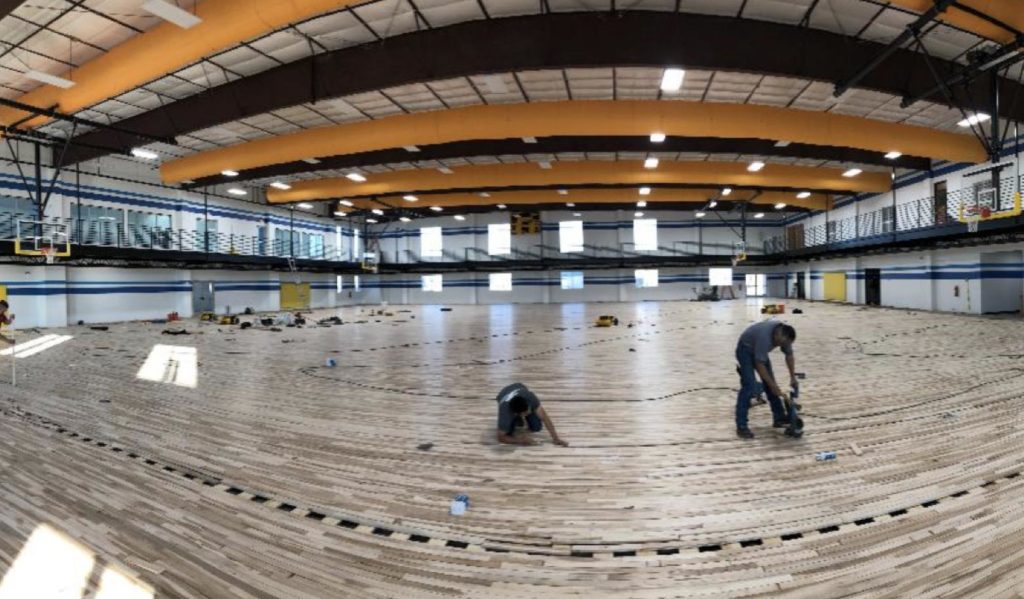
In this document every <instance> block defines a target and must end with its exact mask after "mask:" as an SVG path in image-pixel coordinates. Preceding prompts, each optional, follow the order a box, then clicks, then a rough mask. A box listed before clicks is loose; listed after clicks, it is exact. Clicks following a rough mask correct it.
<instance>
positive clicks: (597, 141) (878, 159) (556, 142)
mask: <svg viewBox="0 0 1024 599" xmlns="http://www.w3.org/2000/svg"><path fill="white" fill-rule="evenodd" d="M655 149H656V151H657V153H658V154H660V155H662V156H664V155H665V154H672V153H674V152H691V153H702V154H744V155H748V156H782V157H786V158H807V159H812V160H822V161H826V160H827V161H831V162H834V163H848V162H852V163H856V164H874V165H879V166H885V167H886V168H889V167H896V168H903V169H911V170H918V171H924V170H928V169H929V168H931V160H929V159H928V158H920V157H916V156H908V155H903V156H900V157H899V158H897V159H895V160H890V159H888V158H886V157H885V154H883V153H882V152H870V151H867V150H856V149H853V148H837V147H832V146H815V145H810V144H800V143H790V144H789V145H787V146H785V147H779V146H777V145H775V140H765V139H721V138H716V137H669V138H666V139H665V141H663V142H661V143H660V144H658V145H657V146H656V147H655V146H654V145H652V144H651V140H650V138H649V137H648V136H647V135H644V136H639V137H627V136H619V137H608V136H605V137H599V136H585V137H583V136H574V137H541V138H538V139H537V143H534V144H530V145H526V144H525V143H524V142H523V140H521V139H484V140H480V139H474V140H469V141H455V142H451V143H446V144H438V145H436V146H419V151H418V152H416V153H414V154H410V153H409V152H408V151H406V150H404V149H402V148H396V149H388V150H376V151H372V152H361V153H358V154H345V155H342V156H330V157H323V156H320V157H318V158H319V160H320V163H319V164H317V165H316V170H317V171H329V170H339V169H356V168H360V167H366V166H373V165H380V164H395V163H399V162H409V161H410V160H416V161H418V162H419V161H424V160H448V159H453V158H474V157H484V156H487V157H494V156H503V155H506V154H522V153H523V152H529V153H531V154H559V153H566V152H572V153H593V152H598V153H616V152H642V153H646V152H651V151H652V150H655ZM308 172H310V166H309V163H307V162H302V161H299V162H286V163H283V164H273V165H270V166H264V167H260V168H254V169H244V170H241V171H239V174H238V176H236V177H225V176H224V175H221V174H216V175H211V176H209V177H203V178H201V179H195V180H194V181H195V182H194V183H188V184H185V185H183V186H182V187H184V188H185V189H196V188H200V187H208V186H211V185H226V184H232V183H239V182H241V181H250V180H253V179H274V178H282V179H286V178H288V177H290V176H292V175H296V174H299V173H308Z"/></svg>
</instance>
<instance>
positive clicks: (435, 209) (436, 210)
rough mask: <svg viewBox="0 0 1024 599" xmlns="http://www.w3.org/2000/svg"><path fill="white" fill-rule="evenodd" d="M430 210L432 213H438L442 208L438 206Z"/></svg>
mask: <svg viewBox="0 0 1024 599" xmlns="http://www.w3.org/2000/svg"><path fill="white" fill-rule="evenodd" d="M430 209H431V210H433V211H434V212H440V211H442V210H444V208H442V207H440V206H431V207H430Z"/></svg>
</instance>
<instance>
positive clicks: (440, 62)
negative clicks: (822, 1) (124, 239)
mask: <svg viewBox="0 0 1024 599" xmlns="http://www.w3.org/2000/svg"><path fill="white" fill-rule="evenodd" d="M723 31H728V32H729V35H722V32H723ZM737 39H741V40H744V43H740V44H738V43H736V41H735V40H737ZM606 40H615V43H607V42H606ZM679 40H686V43H685V44H683V43H679ZM884 47H885V46H884V45H882V44H878V43H874V42H869V41H865V40H856V41H854V40H852V39H851V38H849V37H847V36H842V35H839V34H835V33H830V32H827V31H821V30H816V29H811V28H809V27H798V26H792V25H782V24H778V23H769V22H766V21H755V20H746V19H735V18H732V17H720V16H710V15H697V14H687V13H679V14H674V13H664V12H646V11H626V12H621V13H616V14H615V15H614V16H609V15H608V14H607V13H604V12H601V13H597V12H593V13H587V12H583V13H557V14H546V15H532V16H523V17H510V18H502V19H487V20H478V21H471V22H466V23H459V24H456V25H450V26H448V27H442V28H437V29H427V30H423V31H419V32H415V33H408V34H405V35H400V36H397V37H394V38H389V39H387V40H383V41H380V42H375V43H370V44H362V45H359V46H356V47H352V48H344V49H340V50H335V51H332V52H326V53H324V54H319V55H316V56H314V57H310V58H304V59H300V60H296V61H294V62H291V63H288V64H285V65H282V66H279V67H275V68H273V69H269V70H267V71H263V72H260V73H257V74H255V75H251V76H249V77H244V78H242V79H238V80H236V81H232V82H230V83H225V84H223V85H220V86H217V87H215V88H213V89H210V90H207V91H204V92H202V93H200V94H197V95H194V96H190V97H188V98H185V99H182V100H179V101H177V102H173V103H170V104H167V105H165V106H162V107H160V108H159V109H155V110H152V111H150V112H146V113H143V114H140V115H137V116H134V117H130V118H128V119H125V120H123V121H121V125H122V126H124V127H125V128H128V129H131V130H133V131H141V132H146V133H148V134H152V135H158V136H165V137H166V136H173V135H180V134H183V133H189V132H193V131H198V130H200V129H205V128H207V127H212V126H215V125H221V124H224V123H228V122H232V121H236V120H239V119H242V118H245V117H250V116H254V115H258V114H264V113H266V112H269V111H272V110H276V109H281V108H286V107H289V106H296V105H299V104H303V103H314V104H315V103H316V102H317V101H319V100H325V99H330V98H338V97H342V96H347V95H350V94H356V93H364V92H368V91H373V90H377V89H384V88H389V87H394V86H400V85H410V84H413V83H418V82H427V81H434V80H440V79H446V78H454V77H465V76H469V75H477V74H487V73H503V72H511V71H526V70H537V69H558V68H565V67H577V68H586V67H614V66H623V67H625V66H634V67H635V66H650V67H664V66H665V65H667V64H679V65H686V66H687V67H688V68H692V69H707V70H726V71H743V72H752V73H764V74H769V75H777V76H783V77H797V78H802V79H810V80H816V81H829V82H832V81H837V80H839V79H842V78H843V77H844V76H846V75H847V74H848V73H847V71H848V65H857V64H865V63H867V62H868V61H869V60H871V59H872V58H873V57H874V56H875V55H877V54H878V53H879V52H880V51H881V50H882V49H883V48H884ZM935 62H936V64H937V65H938V69H939V70H940V72H944V73H952V72H955V71H957V70H959V67H958V66H957V65H955V64H954V63H952V62H948V61H943V60H939V59H936V60H935ZM924 67H925V65H924V62H923V58H922V57H921V55H920V54H918V53H916V52H913V51H910V50H897V51H896V52H895V53H894V54H893V55H892V56H891V57H890V58H889V59H888V60H886V61H885V63H884V64H882V65H880V66H879V67H878V68H876V69H874V70H873V71H872V72H871V73H869V74H868V75H867V76H866V77H865V78H864V80H863V81H862V82H861V85H862V86H863V87H865V88H869V89H874V90H878V91H882V92H885V93H889V94H892V95H895V96H900V97H903V96H908V97H913V96H916V95H918V94H920V93H923V92H925V91H927V90H928V89H931V88H932V87H933V86H934V85H935V82H934V80H933V79H932V77H931V75H930V74H929V73H928V69H926V68H924ZM987 85H988V84H987V82H984V81H975V82H973V83H972V84H971V87H970V88H969V90H970V94H968V93H966V92H963V91H961V90H959V89H958V90H955V92H954V93H955V94H957V95H956V99H957V101H958V102H960V103H961V104H964V105H970V102H969V101H968V100H969V97H975V98H980V97H984V95H985V94H987V93H988V88H987ZM1000 85H1001V87H1000V96H1001V98H1002V102H1001V103H1000V106H1001V110H1002V115H1003V116H1004V117H1006V118H1010V119H1016V120H1021V121H1024V102H1019V103H1016V104H1015V103H1014V102H1013V101H1012V99H1013V98H1014V97H1016V96H1015V94H1016V93H1018V92H1017V90H1022V89H1024V85H1020V84H1018V83H1016V82H1013V81H1009V80H1006V79H1003V80H1002V81H1001V84H1000ZM1018 95H1024V91H1021V92H1019V94H1018ZM937 99H938V98H937ZM75 139H76V140H78V141H84V142H88V143H91V144H94V145H99V146H109V147H119V148H121V149H122V150H128V149H129V148H130V147H131V144H132V143H134V141H133V140H131V139H122V138H119V136H118V135H117V134H116V133H113V132H109V131H91V132H89V133H85V134H83V135H80V136H78V137H76V138H75ZM68 154H69V159H70V160H72V161H75V162H79V161H82V160H88V159H90V158H95V157H97V156H101V155H103V153H102V152H101V151H98V150H93V149H86V148H81V149H80V148H76V147H72V148H71V149H69V152H68Z"/></svg>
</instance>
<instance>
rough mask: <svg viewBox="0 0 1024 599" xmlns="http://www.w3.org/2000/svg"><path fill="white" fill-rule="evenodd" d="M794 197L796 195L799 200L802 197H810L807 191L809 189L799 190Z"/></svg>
mask: <svg viewBox="0 0 1024 599" xmlns="http://www.w3.org/2000/svg"><path fill="white" fill-rule="evenodd" d="M796 197H798V198H800V199H801V200H803V199H806V198H809V197H811V192H809V191H801V192H800V193H798V194H796Z"/></svg>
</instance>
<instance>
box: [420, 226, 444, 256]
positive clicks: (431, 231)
mask: <svg viewBox="0 0 1024 599" xmlns="http://www.w3.org/2000/svg"><path fill="white" fill-rule="evenodd" d="M420 257H421V258H440V257H441V227H423V228H422V229H420Z"/></svg>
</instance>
